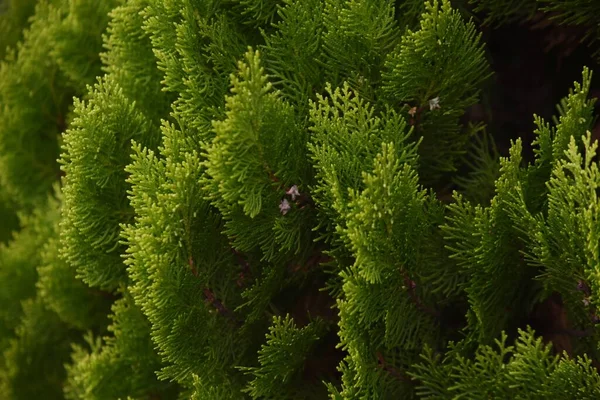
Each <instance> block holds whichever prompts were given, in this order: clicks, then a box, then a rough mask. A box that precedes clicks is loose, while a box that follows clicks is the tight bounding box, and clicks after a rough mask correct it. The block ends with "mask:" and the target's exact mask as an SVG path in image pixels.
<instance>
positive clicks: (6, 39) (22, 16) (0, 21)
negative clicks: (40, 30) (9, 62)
mask: <svg viewBox="0 0 600 400" xmlns="http://www.w3.org/2000/svg"><path fill="white" fill-rule="evenodd" d="M36 3H37V0H4V1H2V2H0V60H2V59H4V56H5V55H6V51H7V49H8V48H12V47H14V46H15V45H16V44H17V43H18V42H19V40H21V39H22V38H23V31H24V30H25V28H26V27H27V26H28V24H29V18H30V17H31V16H32V15H33V13H34V11H35V4H36Z"/></svg>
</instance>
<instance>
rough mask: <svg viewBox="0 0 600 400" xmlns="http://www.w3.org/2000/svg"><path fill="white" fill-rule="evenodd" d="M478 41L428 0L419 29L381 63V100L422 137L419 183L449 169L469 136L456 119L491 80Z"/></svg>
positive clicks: (447, 9) (469, 28)
mask: <svg viewBox="0 0 600 400" xmlns="http://www.w3.org/2000/svg"><path fill="white" fill-rule="evenodd" d="M480 40H481V34H477V31H476V29H475V25H474V24H473V23H472V22H468V23H465V22H464V21H463V20H462V17H461V15H460V13H459V12H458V11H456V10H453V9H452V7H451V5H450V2H449V1H447V0H442V1H441V2H438V0H432V1H430V2H426V12H425V13H424V14H423V16H422V19H421V26H420V29H419V30H417V31H414V32H413V31H411V30H409V31H408V32H407V33H406V34H405V35H404V36H403V37H402V40H401V42H400V43H399V44H398V45H397V46H396V48H395V49H394V51H392V52H391V53H389V55H388V56H387V58H386V60H385V69H384V71H383V73H382V80H383V82H382V92H383V94H384V96H385V99H386V100H387V101H388V103H391V104H399V105H400V106H402V113H403V115H406V114H404V113H408V114H410V115H411V125H414V126H415V134H416V135H417V137H422V138H423V142H422V143H421V145H420V146H419V154H420V155H421V165H420V168H419V174H420V176H421V180H422V182H424V183H427V184H431V183H432V181H435V180H436V179H439V178H440V176H441V174H443V173H444V172H448V171H454V170H455V169H456V163H457V160H458V158H459V157H460V156H461V155H462V154H463V153H464V151H465V147H466V144H467V141H468V138H469V136H468V135H466V134H465V133H464V132H461V130H460V126H459V124H458V119H459V117H460V116H461V115H462V114H463V113H464V109H465V108H467V107H469V106H470V105H472V104H474V103H475V102H476V99H477V96H478V93H479V85H480V84H481V83H482V82H483V81H484V80H485V79H487V78H488V77H489V76H490V72H489V71H488V64H487V61H486V60H485V58H484V50H483V44H482V43H481V42H480ZM409 109H410V110H409ZM440 152H443V153H440ZM434 154H435V156H433V155H434Z"/></svg>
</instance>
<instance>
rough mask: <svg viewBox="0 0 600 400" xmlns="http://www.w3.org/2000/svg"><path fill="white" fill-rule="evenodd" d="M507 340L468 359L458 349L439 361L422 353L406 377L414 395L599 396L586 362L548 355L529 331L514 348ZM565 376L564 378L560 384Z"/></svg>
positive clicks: (596, 379)
mask: <svg viewBox="0 0 600 400" xmlns="http://www.w3.org/2000/svg"><path fill="white" fill-rule="evenodd" d="M506 340H507V336H506V334H502V335H501V337H500V339H496V340H495V341H494V342H495V346H494V347H497V349H496V348H494V347H492V346H490V345H484V346H480V347H479V348H478V349H477V351H476V353H475V357H474V358H473V359H467V358H465V357H464V356H462V355H461V354H460V353H461V348H460V345H453V346H451V348H450V350H449V352H448V353H446V355H444V356H443V357H442V356H440V355H439V354H435V353H434V351H433V350H432V349H431V348H429V347H426V349H425V351H424V353H423V355H422V359H423V361H422V362H421V363H418V364H415V365H414V371H413V372H411V376H412V377H414V378H415V379H418V380H419V381H420V382H421V383H420V385H419V386H418V388H417V392H418V394H419V396H420V397H421V398H425V399H463V398H469V399H471V398H477V399H483V398H490V397H491V398H503V399H507V398H514V399H549V398H560V399H595V398H597V397H598V396H599V395H600V386H599V384H600V375H598V372H597V371H596V369H595V368H594V367H592V365H591V360H590V359H589V358H588V357H587V356H584V357H577V358H575V359H570V358H567V357H564V358H560V357H559V356H553V355H551V354H550V350H551V349H550V346H547V345H545V344H543V343H542V339H541V338H536V337H535V335H534V332H533V331H532V330H531V329H528V330H527V331H523V330H519V337H518V338H517V340H516V341H515V345H514V346H509V345H507V344H506ZM566 376H569V378H566Z"/></svg>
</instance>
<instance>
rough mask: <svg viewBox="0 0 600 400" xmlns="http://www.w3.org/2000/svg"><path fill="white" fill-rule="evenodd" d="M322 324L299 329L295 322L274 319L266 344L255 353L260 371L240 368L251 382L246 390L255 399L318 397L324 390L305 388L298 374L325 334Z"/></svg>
mask: <svg viewBox="0 0 600 400" xmlns="http://www.w3.org/2000/svg"><path fill="white" fill-rule="evenodd" d="M324 328H325V327H324V325H323V321H322V320H316V321H314V322H311V323H310V324H309V325H307V326H305V327H303V328H298V327H296V324H295V323H294V320H293V319H292V318H290V316H289V315H286V316H285V318H281V317H277V316H275V317H273V324H272V325H271V326H270V327H269V333H267V335H266V336H267V341H266V343H265V344H263V345H262V347H261V349H260V351H259V353H258V362H259V363H260V367H251V368H242V370H246V371H247V372H246V373H247V374H249V375H251V376H252V377H253V378H254V379H253V380H252V381H251V382H250V383H249V385H248V388H247V389H246V390H245V391H246V392H247V393H249V394H250V396H252V398H253V399H256V398H269V399H295V398H298V399H304V398H310V397H312V398H316V397H321V396H323V395H324V394H325V393H323V390H324V389H325V387H323V386H321V387H320V389H321V390H318V389H317V390H315V388H314V387H312V386H311V385H307V384H306V382H304V380H303V379H302V376H301V375H300V373H301V372H302V370H303V368H304V363H305V361H306V359H307V357H308V356H309V355H310V352H311V350H313V348H314V347H315V343H316V342H317V341H318V340H319V339H320V336H321V335H322V334H323V332H324V330H325V329H324Z"/></svg>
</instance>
